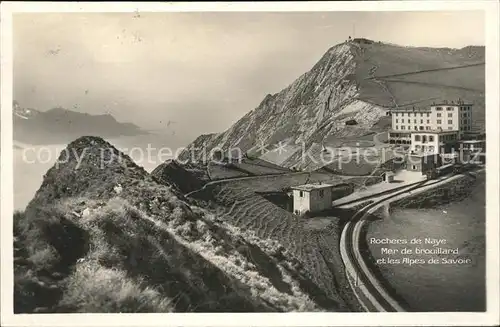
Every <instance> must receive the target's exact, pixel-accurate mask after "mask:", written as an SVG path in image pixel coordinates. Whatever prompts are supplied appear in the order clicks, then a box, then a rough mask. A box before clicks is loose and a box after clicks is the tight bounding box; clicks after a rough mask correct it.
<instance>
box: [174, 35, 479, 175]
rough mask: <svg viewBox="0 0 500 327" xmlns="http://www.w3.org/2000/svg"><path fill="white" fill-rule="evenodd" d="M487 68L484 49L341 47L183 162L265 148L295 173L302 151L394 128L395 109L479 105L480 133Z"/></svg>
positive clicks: (359, 42)
mask: <svg viewBox="0 0 500 327" xmlns="http://www.w3.org/2000/svg"><path fill="white" fill-rule="evenodd" d="M484 62H485V48H484V47H475V46H470V47H465V48H463V49H448V48H416V47H405V46H397V45H392V44H385V43H382V42H375V41H371V40H366V39H355V40H353V41H352V42H346V43H342V44H338V45H335V46H333V47H332V48H330V49H329V50H328V51H327V52H326V53H325V55H324V56H323V57H322V58H321V59H320V60H319V61H318V63H317V64H316V65H315V66H314V67H313V68H312V69H311V70H310V71H308V72H306V73H305V74H303V75H302V76H300V77H298V78H297V79H296V80H295V81H294V82H293V83H292V84H290V85H289V86H287V87H286V88H284V89H283V90H282V91H280V92H278V93H276V94H272V95H271V94H269V95H267V96H266V97H265V98H264V99H263V101H262V102H261V104H260V105H259V106H258V107H257V108H255V109H254V110H251V111H250V112H248V113H247V114H246V115H245V116H243V117H242V118H241V119H240V120H239V121H238V122H236V123H235V124H234V125H233V126H231V127H230V128H229V129H227V130H226V131H225V132H223V133H220V134H212V135H209V136H203V137H202V138H199V139H198V140H197V141H196V142H195V143H193V144H191V145H190V146H189V147H188V149H189V150H186V151H185V152H183V153H182V154H181V156H180V157H181V158H184V157H188V153H190V154H191V153H192V151H190V150H192V148H193V147H195V146H196V147H199V146H200V143H203V145H204V147H205V148H206V149H212V148H214V147H218V148H222V149H224V150H228V149H230V148H236V147H237V148H240V149H241V151H243V152H251V153H252V152H254V151H256V150H257V149H262V148H265V149H267V150H269V151H270V152H267V153H262V155H263V158H266V160H271V161H273V162H274V163H277V164H280V165H283V166H285V167H295V166H297V165H302V164H301V163H300V162H299V161H298V159H297V154H296V152H297V149H298V148H303V149H304V150H305V151H307V150H309V149H310V148H311V147H315V146H317V145H318V144H324V143H331V142H332V140H333V139H335V140H336V141H338V142H342V141H345V140H348V139H355V138H358V137H362V136H363V135H366V134H367V133H368V132H370V131H381V130H384V129H385V130H386V129H388V128H389V126H390V125H389V124H387V119H386V114H387V112H388V110H390V109H391V108H395V107H401V106H407V105H419V106H426V105H429V104H430V103H432V102H433V101H436V102H438V101H441V100H457V99H458V98H461V99H463V100H464V101H466V102H472V103H473V104H474V109H473V120H474V121H475V122H476V128H478V129H480V128H483V127H484V89H485V82H484V73H485V71H484ZM348 122H350V123H349V124H348ZM263 152H265V151H263ZM196 156H197V155H196V154H195V155H194V157H196ZM305 165H306V166H307V165H308V163H307V162H306V163H305Z"/></svg>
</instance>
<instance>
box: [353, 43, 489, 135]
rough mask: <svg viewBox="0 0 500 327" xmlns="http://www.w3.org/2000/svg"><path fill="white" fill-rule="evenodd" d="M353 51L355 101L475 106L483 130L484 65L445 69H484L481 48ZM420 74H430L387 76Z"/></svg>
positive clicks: (376, 47) (377, 47)
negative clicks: (452, 102) (463, 102)
mask: <svg viewBox="0 0 500 327" xmlns="http://www.w3.org/2000/svg"><path fill="white" fill-rule="evenodd" d="M355 49H356V50H355V52H356V53H357V56H356V64H357V69H356V81H357V83H358V87H359V90H360V96H359V97H360V99H362V100H365V101H368V102H371V103H375V104H378V105H381V106H387V107H393V106H394V105H395V104H397V105H405V104H409V103H415V102H417V103H418V105H419V106H426V105H429V104H431V103H432V102H433V101H440V100H456V99H458V98H459V97H460V98H462V99H464V100H466V101H471V102H473V103H474V104H475V107H474V112H473V115H474V118H475V119H477V126H478V127H484V110H485V109H484V90H485V77H484V76H485V75H484V73H485V70H484V65H477V66H470V67H463V68H459V69H448V68H451V67H459V66H468V65H475V64H478V63H484V61H485V57H484V47H483V48H475V49H473V50H472V51H471V52H469V51H468V49H460V50H456V49H432V48H411V47H400V46H394V45H388V44H372V45H360V46H359V48H355ZM469 55H470V57H469ZM424 70H435V71H427V72H423V73H419V74H407V75H400V76H391V75H399V74H403V73H413V72H420V71H424ZM373 77H375V79H373Z"/></svg>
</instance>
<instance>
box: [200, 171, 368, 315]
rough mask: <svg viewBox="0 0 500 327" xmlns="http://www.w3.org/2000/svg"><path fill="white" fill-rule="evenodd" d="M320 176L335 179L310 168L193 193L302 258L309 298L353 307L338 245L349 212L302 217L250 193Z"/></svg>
mask: <svg viewBox="0 0 500 327" xmlns="http://www.w3.org/2000/svg"><path fill="white" fill-rule="evenodd" d="M365 179H366V178H365ZM320 180H321V181H323V182H327V181H328V182H335V176H334V175H332V174H329V173H327V172H313V173H311V174H307V173H297V174H294V175H286V176H272V177H261V178H257V179H251V180H238V181H231V182H227V183H221V184H217V185H211V186H210V187H207V188H205V189H204V190H203V192H199V193H197V194H194V195H193V196H194V197H195V198H196V199H198V201H200V202H201V203H203V204H202V205H204V206H208V207H211V210H212V211H214V212H217V213H218V214H219V215H220V216H221V218H222V219H224V220H225V221H227V222H228V223H229V224H232V225H234V226H237V227H239V228H242V229H243V230H251V231H253V232H255V233H256V235H257V236H258V237H260V238H262V239H271V240H274V241H276V242H278V243H280V244H282V245H283V246H284V247H285V249H286V250H287V251H289V252H290V253H292V254H293V255H294V257H297V258H298V259H299V260H300V262H302V264H303V265H304V267H305V269H306V271H307V272H308V276H310V278H311V280H312V281H313V282H314V283H313V284H311V285H310V286H308V287H309V289H310V290H311V292H312V293H313V294H315V295H314V297H313V299H315V300H316V301H321V302H322V301H324V300H323V299H324V298H326V299H329V307H330V308H332V309H334V310H341V311H344V310H347V311H349V310H358V309H359V308H357V307H356V303H355V301H353V299H352V294H350V293H349V286H348V284H347V280H346V277H345V275H344V267H343V263H342V261H341V258H340V252H339V248H338V243H339V237H340V232H341V229H342V226H343V224H344V223H345V219H347V218H348V217H350V213H339V212H330V213H325V214H324V215H320V216H318V217H315V218H312V219H304V218H303V217H298V216H296V215H293V214H292V213H291V212H289V211H286V210H284V209H283V208H282V207H280V206H278V205H276V204H274V203H272V202H270V201H268V200H266V198H265V197H263V196H261V195H259V194H256V192H263V193H264V192H280V191H283V190H287V189H288V188H289V187H290V186H293V185H299V184H304V183H307V182H313V181H320ZM336 182H341V179H338V178H337V180H336ZM348 182H349V183H351V184H353V185H354V186H355V187H359V186H360V185H361V184H363V181H360V180H358V179H357V178H353V179H352V180H349V181H348ZM360 183H361V184H360ZM317 225H320V226H321V227H315V226H317ZM318 286H319V287H318ZM311 296H312V295H311Z"/></svg>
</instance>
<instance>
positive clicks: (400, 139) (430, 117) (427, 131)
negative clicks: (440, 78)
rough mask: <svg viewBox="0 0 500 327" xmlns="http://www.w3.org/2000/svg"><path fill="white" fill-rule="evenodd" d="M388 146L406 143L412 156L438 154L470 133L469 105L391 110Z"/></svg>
mask: <svg viewBox="0 0 500 327" xmlns="http://www.w3.org/2000/svg"><path fill="white" fill-rule="evenodd" d="M391 116H392V130H391V131H390V132H389V143H391V144H408V145H410V151H411V152H412V153H421V154H439V153H442V152H447V148H449V147H451V146H453V145H454V144H456V143H457V142H458V141H459V140H461V139H462V138H463V136H464V134H465V133H468V132H470V131H471V130H472V104H470V103H465V102H463V101H461V100H458V101H457V102H454V101H451V102H449V101H444V102H443V103H438V104H432V105H431V106H429V107H427V108H415V107H411V108H410V107H405V108H397V109H393V110H391Z"/></svg>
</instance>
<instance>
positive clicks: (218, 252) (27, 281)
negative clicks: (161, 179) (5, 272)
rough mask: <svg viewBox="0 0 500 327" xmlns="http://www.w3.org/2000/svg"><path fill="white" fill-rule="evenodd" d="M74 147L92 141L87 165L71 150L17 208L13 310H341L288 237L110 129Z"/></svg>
mask: <svg viewBox="0 0 500 327" xmlns="http://www.w3.org/2000/svg"><path fill="white" fill-rule="evenodd" d="M68 148H69V149H71V150H72V151H73V150H75V151H76V153H78V154H81V153H82V151H84V149H87V150H86V152H85V160H84V162H83V164H82V165H81V166H80V167H79V169H75V168H76V161H75V158H74V153H73V152H71V153H73V156H72V157H71V158H70V160H68V161H67V163H65V164H62V165H61V166H60V167H56V166H54V167H53V168H52V169H50V170H49V171H48V172H47V174H46V176H45V177H44V181H43V184H42V186H41V188H40V189H39V190H38V192H37V193H36V195H35V197H34V199H33V200H32V201H31V203H30V204H29V205H28V207H27V209H26V211H25V212H24V213H17V214H15V216H14V225H15V230H14V235H15V244H14V246H15V294H14V301H15V311H16V312H168V311H181V312H186V311H187V312H190V311H193V312H199V311H212V312H213V311H290V310H296V311H315V310H321V309H322V308H325V307H326V308H328V309H332V307H331V306H327V305H325V303H318V302H317V301H316V302H314V301H311V300H310V298H309V296H308V295H307V294H305V291H308V289H307V288H306V287H305V286H304V285H307V281H308V278H307V276H305V274H304V273H303V272H301V271H302V270H301V268H300V263H298V262H296V261H295V260H294V259H293V256H291V255H290V254H289V253H287V251H285V250H284V249H283V248H282V247H280V246H279V245H277V244H275V243H273V242H271V241H262V240H260V239H259V238H257V237H255V235H254V234H252V233H250V232H241V231H240V230H239V229H238V228H234V227H232V226H229V225H227V224H225V223H224V222H222V221H220V220H218V218H217V216H216V215H213V214H210V213H209V212H207V211H206V210H204V209H201V208H199V207H197V206H194V205H191V206H190V205H188V204H187V203H186V202H185V201H184V200H183V197H182V195H181V194H180V193H178V192H177V191H176V190H174V189H172V188H170V187H167V186H163V185H159V184H157V183H156V182H154V181H153V179H152V178H151V177H150V176H148V175H147V173H146V172H145V171H144V170H143V169H142V168H140V167H138V166H136V165H135V164H134V163H133V162H132V161H131V160H130V158H128V157H127V156H126V155H123V154H121V153H119V152H118V151H117V150H116V149H115V148H113V147H112V146H111V145H110V144H108V143H106V142H104V141H103V140H102V139H99V138H92V137H86V138H81V139H78V140H76V141H74V142H72V143H71V144H70V145H69V146H68ZM99 149H106V151H104V153H103V152H101V151H100V150H99ZM103 157H104V158H105V159H106V161H107V163H106V164H105V165H104V166H103V167H102V169H101V167H100V162H101V160H102V158H103ZM120 157H121V158H122V160H119V159H118V158H120ZM61 159H62V158H61ZM118 184H121V186H122V189H121V191H115V190H114V188H115V186H117V185H118Z"/></svg>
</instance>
